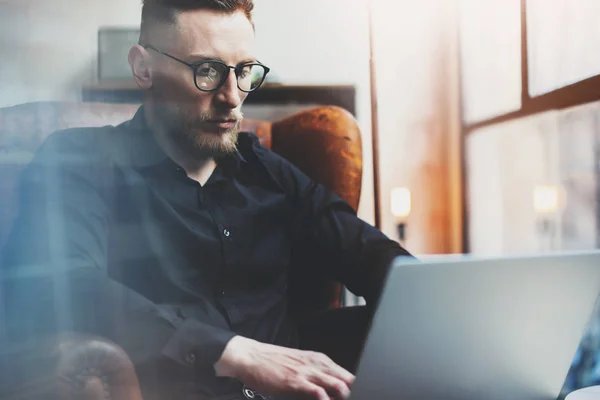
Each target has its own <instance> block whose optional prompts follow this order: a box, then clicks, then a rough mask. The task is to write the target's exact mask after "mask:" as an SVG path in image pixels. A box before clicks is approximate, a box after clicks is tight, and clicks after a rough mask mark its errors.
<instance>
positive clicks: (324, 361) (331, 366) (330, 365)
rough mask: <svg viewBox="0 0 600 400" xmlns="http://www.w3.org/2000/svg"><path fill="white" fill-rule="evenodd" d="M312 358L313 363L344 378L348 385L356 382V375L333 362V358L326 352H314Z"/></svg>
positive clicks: (339, 377)
mask: <svg viewBox="0 0 600 400" xmlns="http://www.w3.org/2000/svg"><path fill="white" fill-rule="evenodd" d="M311 358H312V359H313V363H315V364H317V365H319V366H320V369H321V370H324V371H325V372H327V373H328V374H329V375H333V376H334V377H336V378H338V379H341V380H343V381H344V382H345V383H346V384H347V385H348V386H350V385H351V384H352V383H353V382H354V375H353V374H352V373H350V372H349V371H347V370H346V369H345V368H342V367H341V366H339V365H338V364H336V363H335V362H333V360H332V359H331V358H329V357H328V356H326V355H325V354H322V353H313V354H312V357H311Z"/></svg>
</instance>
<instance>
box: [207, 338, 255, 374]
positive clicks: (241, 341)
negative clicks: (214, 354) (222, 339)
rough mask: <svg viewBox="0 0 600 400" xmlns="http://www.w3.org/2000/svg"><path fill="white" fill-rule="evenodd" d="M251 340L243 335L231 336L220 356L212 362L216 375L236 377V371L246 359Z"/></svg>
mask: <svg viewBox="0 0 600 400" xmlns="http://www.w3.org/2000/svg"><path fill="white" fill-rule="evenodd" d="M253 342H254V341H253V340H251V339H248V338H245V337H243V336H234V337H232V338H231V339H230V340H229V342H227V345H226V346H225V349H224V350H223V353H222V354H221V358H219V360H218V361H217V362H216V363H215V364H214V368H215V372H216V373H217V376H221V377H229V378H238V371H239V370H240V368H241V367H242V366H243V365H244V363H245V361H246V360H247V358H248V357H247V353H248V350H249V348H250V346H252V344H253ZM242 368H243V367H242Z"/></svg>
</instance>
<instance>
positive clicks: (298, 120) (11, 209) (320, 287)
mask: <svg viewBox="0 0 600 400" xmlns="http://www.w3.org/2000/svg"><path fill="white" fill-rule="evenodd" d="M138 107H139V105H134V104H106V103H61V102H38V103H26V104H21V105H17V106H13V107H6V108H0V249H1V248H2V246H3V244H4V242H5V240H6V237H7V235H8V233H9V231H10V229H11V226H12V224H13V220H14V218H15V217H16V215H17V213H18V202H17V197H16V193H15V185H16V182H17V180H18V178H19V174H20V171H21V169H22V168H23V167H24V166H25V165H26V164H27V163H28V162H29V161H30V160H31V158H32V157H33V154H34V153H35V151H36V150H37V149H38V147H39V146H40V145H41V143H42V142H43V141H44V139H45V138H46V137H47V136H48V135H49V134H50V133H52V132H54V131H56V130H60V129H67V128H73V127H83V126H105V125H117V124H119V123H121V122H123V121H125V120H128V119H130V118H132V117H133V115H134V114H135V112H136V110H137V109H138ZM242 129H243V130H245V131H250V132H253V133H255V134H256V135H257V136H258V137H259V139H260V141H261V143H262V144H263V145H264V146H266V147H268V148H271V149H272V150H273V151H275V152H277V153H278V154H280V155H282V156H283V157H285V158H287V159H288V160H289V161H290V162H292V163H294V164H295V165H296V166H297V167H298V168H300V169H301V170H302V171H303V172H304V173H306V174H307V175H308V176H310V177H311V178H312V179H314V180H315V181H317V182H320V183H322V184H324V185H326V186H328V187H329V188H330V189H331V190H333V191H334V192H336V193H337V194H338V195H340V196H341V197H342V198H343V199H344V200H346V201H347V202H348V204H350V205H351V206H352V207H354V209H356V208H357V207H358V201H359V197H360V189H361V178H362V144H361V135H360V130H359V128H358V125H357V123H356V121H355V119H354V118H353V117H352V115H351V114H350V113H348V112H347V111H345V110H343V109H341V108H338V107H317V108H314V109H310V110H307V111H303V112H301V113H298V114H295V115H293V116H290V117H288V118H286V119H284V120H282V121H278V122H275V123H269V122H264V121H256V120H244V122H243V125H242ZM290 286H291V288H290V289H291V290H292V293H297V294H296V295H294V294H292V303H296V305H294V304H292V307H293V308H294V309H296V310H298V311H297V312H298V313H304V312H312V311H317V310H320V309H325V308H331V307H338V306H339V305H340V299H341V295H342V288H341V286H340V285H339V284H338V283H336V282H329V281H323V280H319V279H313V277H309V276H302V277H298V278H295V280H294V281H292V282H290ZM302 293H304V294H306V293H310V294H311V295H310V296H302V300H298V301H295V302H294V298H295V297H300V296H301V294H302ZM307 297H309V298H308V299H307Z"/></svg>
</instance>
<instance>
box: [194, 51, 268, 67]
mask: <svg viewBox="0 0 600 400" xmlns="http://www.w3.org/2000/svg"><path fill="white" fill-rule="evenodd" d="M188 59H189V60H190V62H192V63H193V62H202V61H206V60H213V61H220V62H222V63H223V64H227V63H226V62H225V61H224V60H223V59H222V58H220V57H214V56H209V55H206V54H198V53H196V54H190V56H189V57H188ZM256 62H258V60H257V59H256V58H254V57H248V58H246V59H245V60H243V61H240V62H239V63H237V64H236V65H243V64H252V63H256Z"/></svg>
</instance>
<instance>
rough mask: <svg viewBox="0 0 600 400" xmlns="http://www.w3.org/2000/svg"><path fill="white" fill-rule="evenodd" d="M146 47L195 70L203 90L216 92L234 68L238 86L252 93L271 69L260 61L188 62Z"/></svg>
mask: <svg viewBox="0 0 600 400" xmlns="http://www.w3.org/2000/svg"><path fill="white" fill-rule="evenodd" d="M144 48H145V49H149V50H154V51H156V52H157V53H160V54H162V55H164V56H167V57H169V58H171V59H173V60H175V61H177V62H180V63H181V64H183V65H187V66H188V67H190V68H191V69H192V70H193V71H194V84H195V85H196V87H197V88H198V89H199V90H201V91H203V92H214V91H215V90H218V89H219V88H220V87H221V86H223V84H224V83H225V82H226V81H227V77H228V76H229V71H230V70H233V71H234V72H235V76H236V78H237V87H238V89H240V90H241V91H242V92H246V93H250V92H252V91H254V90H256V89H258V88H259V86H260V85H262V83H263V82H264V80H265V77H266V76H267V74H268V73H269V71H270V69H269V68H268V67H266V66H264V65H262V64H260V63H258V62H256V63H247V64H242V65H239V66H237V67H232V66H229V65H227V64H225V63H223V62H221V61H218V60H205V61H201V62H197V63H188V62H186V61H183V60H181V59H179V58H177V57H174V56H172V55H170V54H167V53H165V52H164V51H162V50H159V49H157V48H156V47H154V46H150V45H149V46H144Z"/></svg>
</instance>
